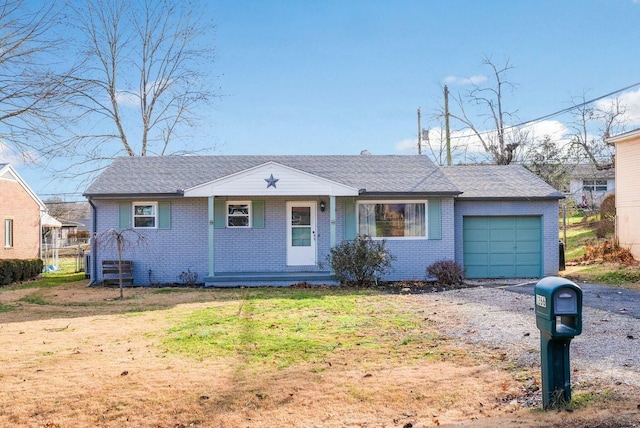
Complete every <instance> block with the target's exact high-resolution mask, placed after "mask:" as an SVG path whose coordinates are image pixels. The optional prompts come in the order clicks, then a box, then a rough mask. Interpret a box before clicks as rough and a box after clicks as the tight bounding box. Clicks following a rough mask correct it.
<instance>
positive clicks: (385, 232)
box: [358, 201, 427, 239]
mask: <svg viewBox="0 0 640 428" xmlns="http://www.w3.org/2000/svg"><path fill="white" fill-rule="evenodd" d="M358 233H359V234H360V235H367V236H370V237H372V238H392V239H393V238H411V239H416V238H417V239H420V238H426V237H427V203H426V201H383V202H382V201H381V202H377V201H371V202H369V201H367V202H358Z"/></svg>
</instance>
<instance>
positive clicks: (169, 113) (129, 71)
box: [58, 0, 215, 174]
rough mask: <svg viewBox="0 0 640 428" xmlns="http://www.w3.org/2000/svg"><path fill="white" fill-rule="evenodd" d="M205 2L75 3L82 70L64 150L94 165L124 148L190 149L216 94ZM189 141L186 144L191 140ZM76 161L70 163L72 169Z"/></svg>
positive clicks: (74, 84) (129, 151)
mask: <svg viewBox="0 0 640 428" xmlns="http://www.w3.org/2000/svg"><path fill="white" fill-rule="evenodd" d="M204 6H205V4H200V3H199V2H182V1H180V0H141V1H135V2H131V1H127V0H84V1H81V2H73V3H70V4H69V6H68V12H69V17H68V21H69V22H70V25H71V26H72V27H73V30H74V31H75V33H77V34H79V35H80V37H79V40H78V41H79V43H80V44H79V46H77V48H78V51H79V52H80V54H81V57H80V64H81V67H80V68H79V72H77V73H75V74H74V75H73V76H69V77H70V78H71V83H70V84H69V86H68V89H69V90H70V91H72V95H71V96H70V97H69V98H68V102H69V105H70V112H71V114H72V115H73V116H74V117H75V120H74V123H73V125H75V126H73V125H72V126H70V127H69V129H68V130H69V132H70V134H71V137H70V138H69V139H68V140H67V142H66V144H61V145H59V146H58V148H59V149H60V150H59V151H58V154H63V155H65V156H69V157H71V158H73V159H74V162H73V163H72V166H73V171H72V172H73V173H74V174H75V173H77V171H78V166H79V164H82V165H84V171H85V172H89V173H90V172H92V171H93V170H94V169H95V168H99V167H100V165H101V163H103V162H105V161H108V160H110V159H112V158H113V157H115V156H117V155H122V154H124V155H127V156H148V155H165V154H177V153H184V152H188V151H187V150H180V148H179V147H170V145H171V144H170V143H172V142H174V141H176V140H178V139H179V138H183V137H185V136H186V133H187V131H186V129H187V128H188V127H190V126H193V125H194V124H195V123H196V122H197V119H198V114H197V112H198V109H199V107H201V106H202V105H203V104H206V103H209V102H211V101H212V99H213V97H214V95H215V94H214V92H213V90H212V80H213V79H212V78H211V76H209V73H210V72H211V70H212V68H213V67H212V64H213V48H212V46H213V44H212V41H213V34H212V32H213V29H214V26H213V25H212V24H208V23H207V22H205V21H204V20H203V18H202V16H201V15H200V14H199V13H201V12H202V9H203V7H204ZM183 147H184V146H183ZM69 171H71V169H67V172H69Z"/></svg>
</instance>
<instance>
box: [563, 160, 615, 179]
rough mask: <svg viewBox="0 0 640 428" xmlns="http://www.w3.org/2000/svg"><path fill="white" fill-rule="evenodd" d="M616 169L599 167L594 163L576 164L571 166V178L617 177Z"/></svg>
mask: <svg viewBox="0 0 640 428" xmlns="http://www.w3.org/2000/svg"><path fill="white" fill-rule="evenodd" d="M615 176H616V170H615V169H613V168H609V169H598V168H596V166H595V165H594V164H591V163H590V164H576V165H572V166H571V178H578V179H583V178H586V179H592V180H593V179H605V178H615Z"/></svg>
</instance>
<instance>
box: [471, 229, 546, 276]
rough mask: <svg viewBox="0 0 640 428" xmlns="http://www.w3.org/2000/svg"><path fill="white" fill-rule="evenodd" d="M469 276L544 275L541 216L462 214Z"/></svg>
mask: <svg viewBox="0 0 640 428" xmlns="http://www.w3.org/2000/svg"><path fill="white" fill-rule="evenodd" d="M463 260H464V269H465V272H466V277H467V278H532V277H540V276H541V275H542V218H541V217H540V216H465V217H463Z"/></svg>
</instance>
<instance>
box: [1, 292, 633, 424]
mask: <svg viewBox="0 0 640 428" xmlns="http://www.w3.org/2000/svg"><path fill="white" fill-rule="evenodd" d="M156 291H157V290H153V289H128V290H126V299H125V300H122V301H121V300H118V299H115V297H117V293H118V292H117V290H115V289H108V288H87V287H86V282H84V281H81V282H77V283H71V284H67V285H64V286H58V287H53V288H46V289H20V290H9V291H3V292H1V294H0V304H1V305H2V307H4V308H8V311H5V312H0V323H1V324H0V349H2V352H1V353H0V382H1V383H2V388H1V389H0V426H20V427H49V428H50V427H154V428H158V427H164V428H168V427H173V428H175V427H189V426H199V427H217V428H222V427H225V428H229V427H252V428H257V427H285V426H286V427H320V426H321V427H324V428H327V427H409V426H412V427H414V428H415V427H431V426H446V425H447V424H452V425H456V426H460V425H462V426H467V425H469V426H513V425H517V426H523V427H534V426H542V425H544V424H546V426H567V427H568V426H602V427H606V426H633V425H630V424H629V425H624V424H625V423H627V422H628V421H630V420H636V421H637V420H638V419H637V413H635V414H633V413H631V414H626V413H629V409H630V408H635V407H630V406H632V404H630V403H636V404H638V403H640V401H632V400H638V397H637V396H631V397H629V396H623V395H620V394H618V393H617V392H615V391H614V392H612V393H611V394H610V395H608V396H607V397H606V398H600V399H595V400H593V402H591V403H589V405H588V406H586V408H584V409H577V410H576V411H574V412H573V413H566V412H562V413H556V412H547V413H542V412H539V411H537V410H532V409H524V408H521V407H520V406H518V405H514V404H512V400H513V399H514V398H516V397H520V396H522V395H523V394H526V392H525V389H526V388H527V385H529V386H530V385H531V382H532V381H531V374H530V373H528V370H526V369H523V368H514V367H512V366H510V365H509V363H508V361H505V358H504V356H503V355H502V354H501V353H500V351H499V350H487V349H478V350H477V352H469V351H468V350H463V348H461V347H459V346H457V344H456V343H451V341H449V340H447V339H446V338H441V339H440V340H438V341H437V346H434V347H429V345H427V344H425V343H418V344H417V345H413V346H412V345H410V346H395V347H392V346H390V345H388V344H386V343H387V342H385V340H383V339H382V338H381V340H380V343H381V345H380V346H379V347H375V346H367V347H362V348H358V347H356V348H352V349H342V348H341V347H339V346H338V347H336V348H335V350H334V351H333V352H332V353H331V354H330V355H329V356H327V357H325V358H322V359H321V360H313V361H309V362H302V363H299V364H294V365H291V366H289V367H286V368H284V369H278V368H274V367H273V366H271V365H269V364H264V366H263V367H255V366H251V365H247V364H246V362H245V361H243V360H242V356H241V355H234V356H231V357H225V358H216V359H204V360H198V359H194V358H190V357H186V356H184V355H182V354H180V353H171V352H168V351H167V350H166V348H165V347H164V346H163V340H165V339H166V338H167V336H168V333H167V332H168V330H169V329H170V328H171V327H174V326H175V325H176V324H178V323H180V322H182V321H183V320H185V319H187V318H188V317H189V316H190V315H191V314H193V313H194V311H196V310H199V309H202V308H211V309H213V310H215V309H216V308H222V307H224V306H226V305H236V306H241V305H242V300H243V299H244V296H243V293H246V291H244V290H182V291H177V292H171V293H166V294H158V293H157V292H156ZM327 293H330V291H327ZM27 297H29V298H27ZM25 298H26V299H25ZM354 299H357V300H358V302H359V303H361V304H366V305H373V306H375V307H376V308H377V309H378V312H377V314H376V315H375V316H380V317H383V316H385V314H386V313H391V312H393V313H398V312H401V313H403V314H407V315H410V316H412V317H415V318H416V319H418V320H422V322H421V324H420V327H419V328H420V329H421V331H422V332H423V333H424V334H429V335H437V334H438V325H437V324H435V323H433V322H432V321H427V320H426V318H427V317H426V314H427V313H428V312H429V311H433V307H428V306H427V307H425V305H424V302H421V300H420V299H417V298H415V296H410V295H407V296H403V295H385V294H375V293H370V292H357V293H356V292H354ZM31 301H35V302H39V303H29V302H31ZM439 310H441V311H442V310H444V309H443V308H442V307H440V308H439ZM446 310H450V311H451V315H452V316H455V307H448V308H446ZM356 334H362V335H363V336H365V335H366V336H368V337H370V336H371V335H375V334H376V332H375V331H366V330H363V331H362V332H361V333H356ZM389 334H396V336H397V338H402V337H404V335H405V332H403V331H397V332H395V333H393V332H391V333H389ZM420 347H422V348H420ZM467 349H468V348H467ZM523 373H524V374H525V375H523ZM533 376H534V377H535V375H533ZM534 383H535V379H534ZM593 388H594V391H598V390H601V389H602V385H594V386H593ZM630 400H631V401H630ZM633 406H634V405H633ZM625 412H626V413H625ZM620 418H623V419H620ZM634 418H636V419H634ZM607 420H609V421H618V422H619V423H617V425H602V424H601V422H603V421H607ZM596 422H597V423H596Z"/></svg>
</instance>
